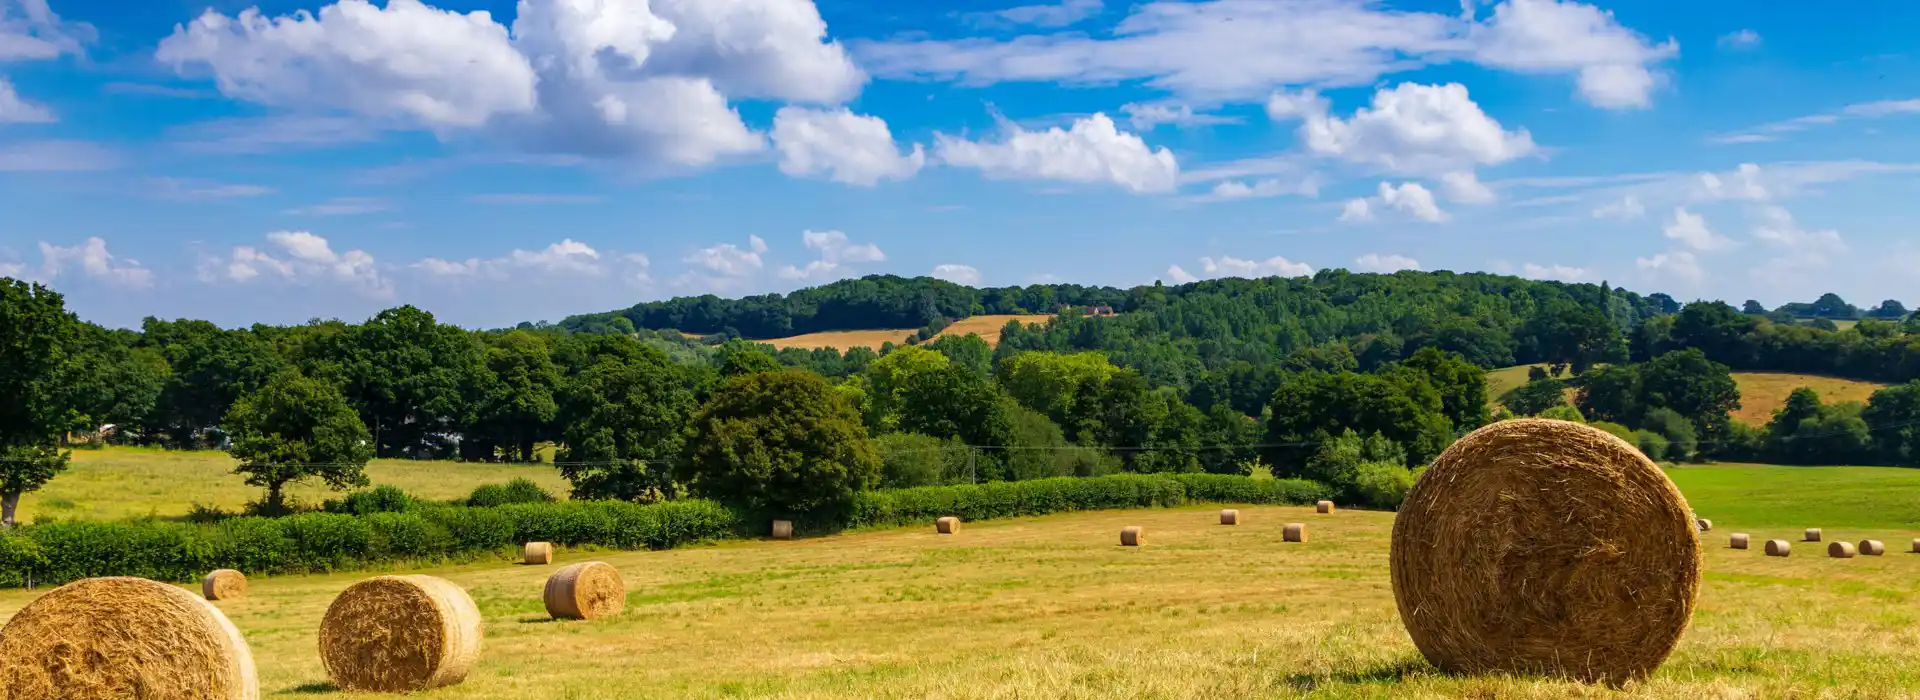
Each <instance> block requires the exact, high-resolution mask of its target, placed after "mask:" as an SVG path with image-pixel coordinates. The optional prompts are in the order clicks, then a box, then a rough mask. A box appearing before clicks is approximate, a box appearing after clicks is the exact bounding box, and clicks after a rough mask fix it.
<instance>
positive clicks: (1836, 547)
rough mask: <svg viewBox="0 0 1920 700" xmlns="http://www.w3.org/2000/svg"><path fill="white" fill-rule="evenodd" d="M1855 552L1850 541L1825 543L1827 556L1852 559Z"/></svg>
mask: <svg viewBox="0 0 1920 700" xmlns="http://www.w3.org/2000/svg"><path fill="white" fill-rule="evenodd" d="M1855 553H1856V551H1855V550H1854V548H1853V543H1852V542H1835V543H1833V544H1830V545H1827V556H1829V557H1833V558H1835V559H1852V558H1853V555H1854V554H1855Z"/></svg>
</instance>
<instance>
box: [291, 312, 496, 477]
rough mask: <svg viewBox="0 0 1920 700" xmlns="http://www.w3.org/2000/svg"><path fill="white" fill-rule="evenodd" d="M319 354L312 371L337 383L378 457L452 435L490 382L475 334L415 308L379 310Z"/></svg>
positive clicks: (334, 338)
mask: <svg viewBox="0 0 1920 700" xmlns="http://www.w3.org/2000/svg"><path fill="white" fill-rule="evenodd" d="M319 350H320V356H319V357H318V358H317V360H318V362H319V364H320V366H319V367H317V368H315V370H314V374H316V376H326V377H330V378H335V379H336V380H337V381H338V382H339V383H340V384H341V386H342V387H343V390H344V393H345V394H346V396H347V400H348V401H349V402H350V403H351V404H352V405H353V406H354V408H355V409H356V410H358V411H359V413H360V417H361V419H362V420H363V421H365V422H366V424H367V427H368V429H369V430H371V431H372V432H373V440H374V445H375V448H376V450H377V453H378V454H380V455H382V456H403V455H408V454H413V453H415V451H416V450H420V449H423V448H427V447H428V438H429V437H430V436H432V435H434V434H435V433H446V432H452V431H454V430H455V429H456V428H457V427H458V425H457V424H458V421H459V420H460V418H461V417H463V416H466V415H469V413H470V411H471V407H472V405H473V403H474V401H475V400H476V399H478V398H479V394H480V392H481V390H482V389H483V387H485V386H486V383H487V379H488V378H489V375H488V372H487V366H486V358H485V355H484V354H483V353H482V352H481V347H480V344H479V342H478V341H477V340H475V339H474V337H473V335H472V334H470V333H468V332H466V331H464V330H462V329H460V328H458V327H455V326H448V325H442V324H440V323H439V322H437V321H435V320H434V318H433V314H430V313H427V312H425V311H421V310H420V309H417V308H414V307H412V306H401V307H397V308H392V309H387V310H386V311H382V312H380V313H379V314H378V315H376V316H374V317H373V318H372V319H369V320H368V321H367V322H366V323H364V324H362V325H360V326H357V327H353V328H351V329H350V330H348V331H347V332H344V333H340V334H338V335H335V336H332V337H329V338H326V339H323V340H322V341H321V347H320V348H319Z"/></svg>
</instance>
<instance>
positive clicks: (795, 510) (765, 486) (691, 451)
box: [676, 370, 880, 517]
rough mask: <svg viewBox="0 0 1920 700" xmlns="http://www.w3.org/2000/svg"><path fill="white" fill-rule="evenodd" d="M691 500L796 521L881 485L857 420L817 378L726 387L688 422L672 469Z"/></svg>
mask: <svg viewBox="0 0 1920 700" xmlns="http://www.w3.org/2000/svg"><path fill="white" fill-rule="evenodd" d="M676 474H677V475H678V476H679V478H680V481H681V482H682V483H684V484H686V486H687V488H688V490H689V491H690V492H691V493H692V494H693V495H695V496H699V497H702V498H712V499H715V500H719V501H723V502H726V503H732V504H736V505H741V506H745V507H748V508H754V509H758V510H763V511H767V512H769V513H770V514H772V515H775V516H789V517H790V516H797V515H804V514H809V513H817V512H822V511H828V510H832V509H837V508H842V507H845V506H846V505H847V504H848V503H849V502H850V501H851V500H852V498H853V494H854V493H855V492H857V491H862V490H865V489H869V488H872V487H873V485H874V484H875V483H878V481H879V478H880V455H879V453H878V452H877V451H875V450H874V447H873V443H872V441H871V440H869V439H868V438H867V429H866V427H865V426H863V425H861V422H860V415H859V413H858V412H857V411H855V410H854V409H853V407H852V406H849V405H847V403H846V401H845V400H843V399H841V398H840V397H839V395H837V394H835V393H834V391H833V387H831V386H829V385H828V384H827V382H826V380H825V379H822V378H821V377H819V376H818V375H814V374H809V373H806V372H801V371H798V370H784V371H780V372H758V373H753V374H745V375H740V376H737V377H732V378H730V379H728V380H727V381H726V382H725V383H723V384H721V386H720V388H719V389H717V390H715V391H714V393H713V396H712V397H710V398H708V399H707V402H706V403H705V404H703V405H702V406H701V407H700V410H699V411H698V412H697V413H696V414H694V417H693V421H692V424H691V426H690V427H689V428H688V430H687V443H686V451H685V455H684V458H683V460H682V462H680V463H679V465H678V466H677V469H676Z"/></svg>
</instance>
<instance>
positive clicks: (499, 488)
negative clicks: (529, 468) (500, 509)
mask: <svg viewBox="0 0 1920 700" xmlns="http://www.w3.org/2000/svg"><path fill="white" fill-rule="evenodd" d="M554 500H555V499H554V497H553V494H550V493H547V491H546V489H543V488H540V485H539V484H536V483H533V481H532V480H531V479H527V478H525V477H521V478H518V479H514V480H512V481H509V482H507V483H504V484H486V485H484V486H479V487H476V488H474V490H473V495H470V496H468V497H467V505H469V506H472V507H475V508H491V507H493V506H504V505H507V504H510V503H552V502H553V501H554Z"/></svg>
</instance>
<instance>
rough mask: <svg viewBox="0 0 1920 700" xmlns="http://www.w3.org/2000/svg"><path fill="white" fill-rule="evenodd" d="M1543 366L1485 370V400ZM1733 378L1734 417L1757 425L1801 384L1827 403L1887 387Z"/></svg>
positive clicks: (1763, 375)
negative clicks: (1737, 405)
mask: <svg viewBox="0 0 1920 700" xmlns="http://www.w3.org/2000/svg"><path fill="white" fill-rule="evenodd" d="M1545 366H1546V365H1544V364H1534V365H1517V366H1513V367H1502V368H1500V369H1493V370H1487V400H1488V401H1495V402H1497V401H1499V399H1500V396H1501V395H1503V394H1505V393H1507V392H1509V391H1512V390H1514V389H1516V388H1518V387H1520V386H1521V385H1524V384H1526V383H1527V370H1528V369H1530V368H1532V367H1545ZM1563 378H1564V377H1563ZM1733 381H1734V383H1735V384H1738V385H1739V386H1740V410H1738V411H1734V412H1733V419H1734V420H1737V421H1740V422H1742V423H1746V424H1748V425H1752V426H1756V427H1760V426H1765V425H1766V424H1767V421H1769V420H1772V419H1773V412H1774V411H1778V410H1780V407H1781V406H1785V405H1786V404H1787V396H1788V395H1790V394H1792V393H1793V390H1794V389H1798V388H1800V387H1803V386H1804V387H1809V388H1811V389H1813V390H1814V391H1817V392H1819V393H1820V400H1821V401H1824V402H1826V403H1843V402H1848V401H1853V402H1859V403H1866V401H1867V398H1868V397H1871V396H1873V392H1875V391H1878V390H1880V389H1883V388H1885V387H1886V386H1887V385H1886V384H1882V383H1879V382H1866V381H1858V380H1854V379H1841V378H1838V377H1823V376H1819V375H1814V374H1792V373H1788V372H1734V373H1733ZM1571 398H1572V392H1571V390H1570V391H1569V399H1571Z"/></svg>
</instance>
